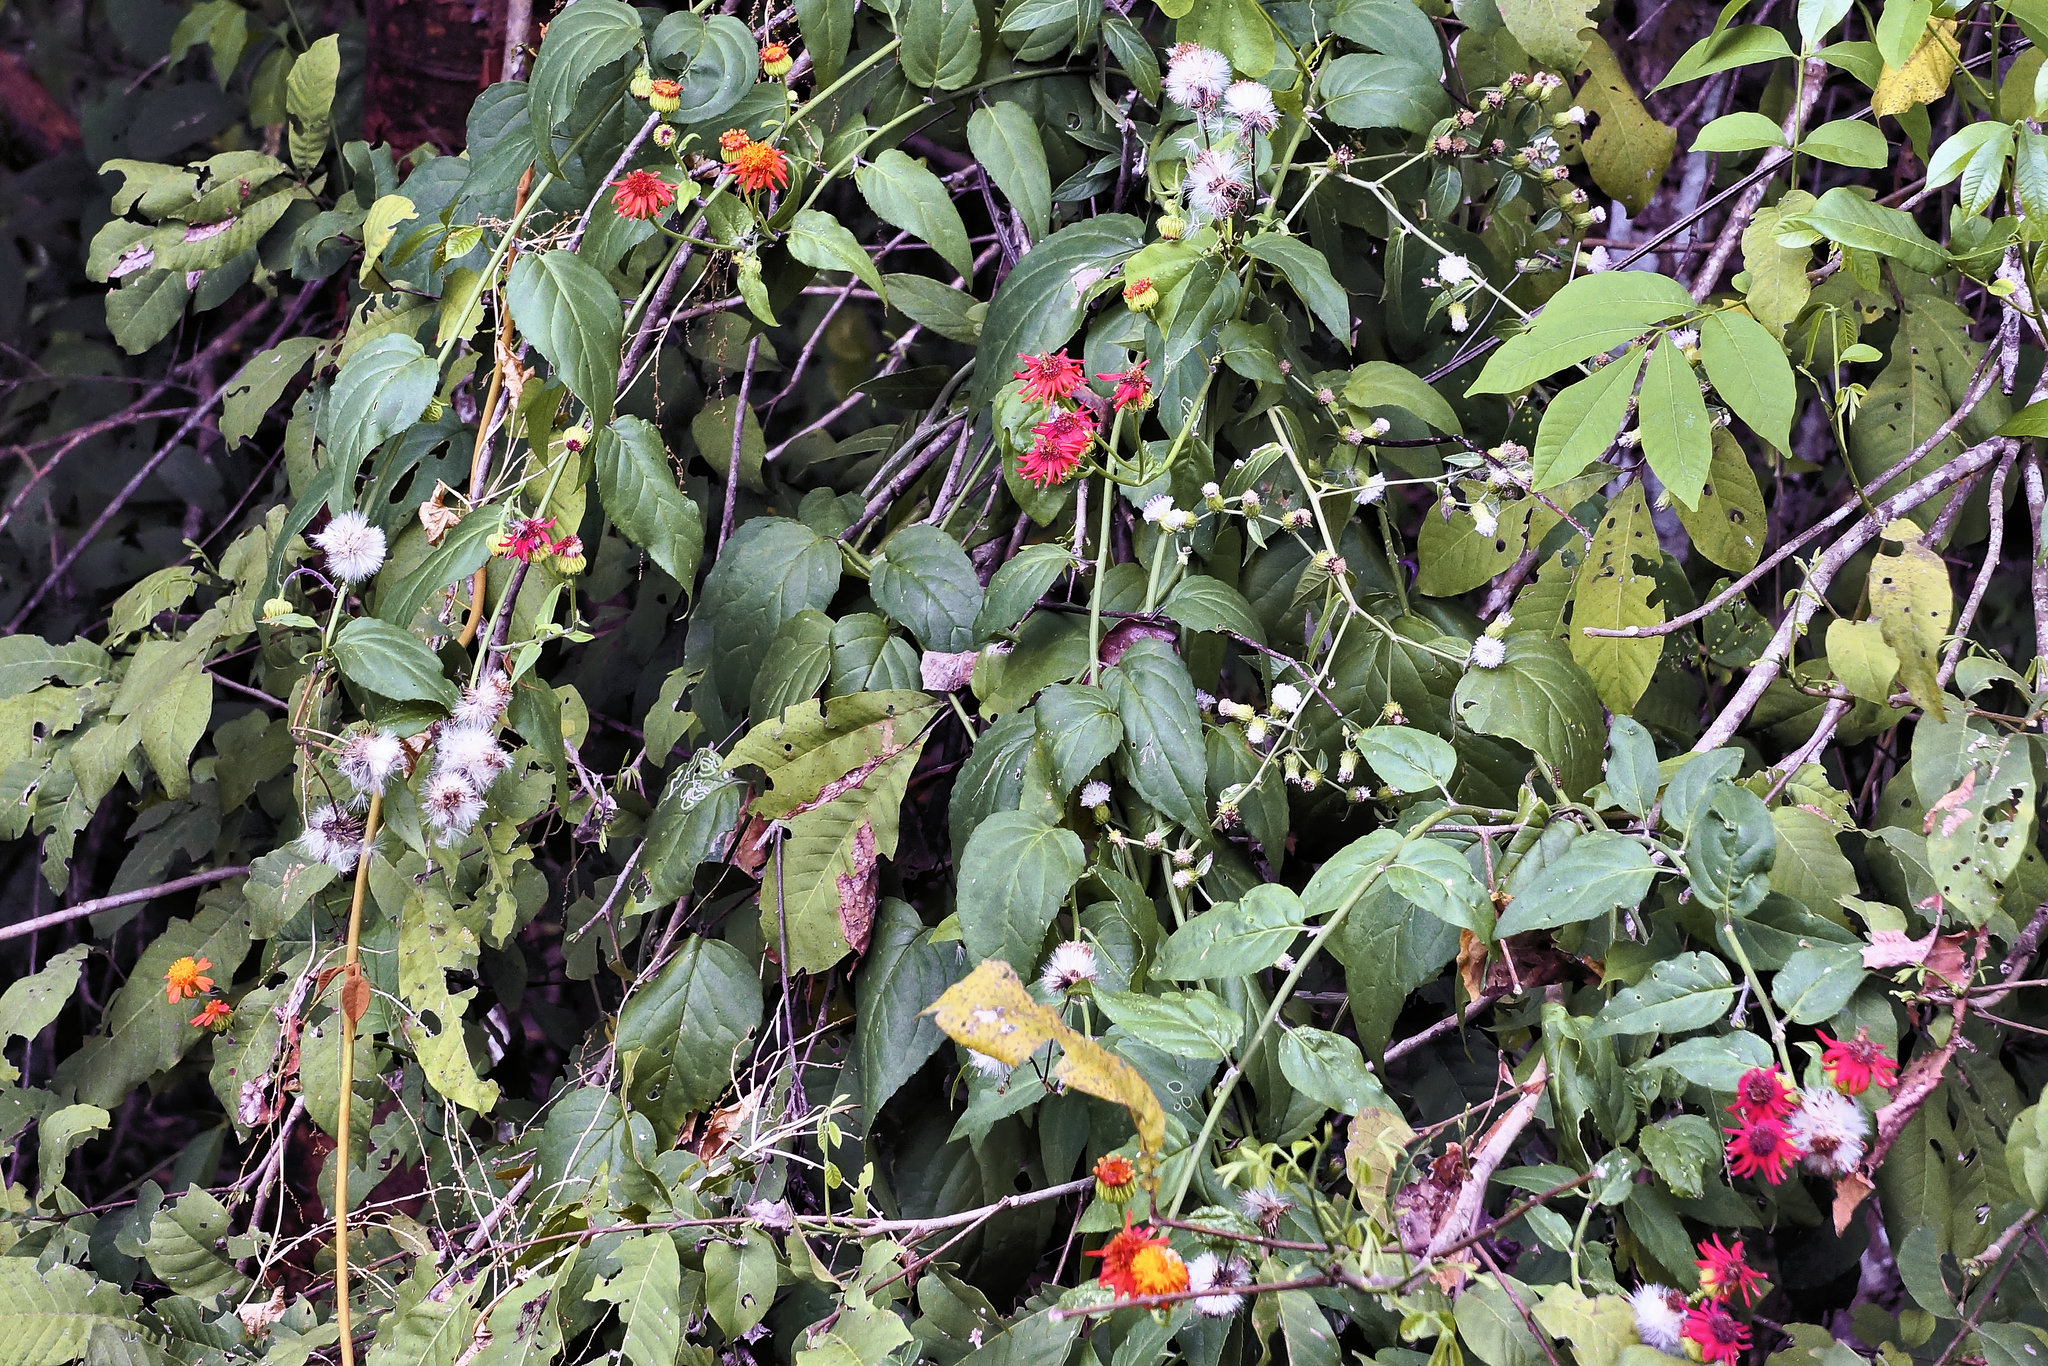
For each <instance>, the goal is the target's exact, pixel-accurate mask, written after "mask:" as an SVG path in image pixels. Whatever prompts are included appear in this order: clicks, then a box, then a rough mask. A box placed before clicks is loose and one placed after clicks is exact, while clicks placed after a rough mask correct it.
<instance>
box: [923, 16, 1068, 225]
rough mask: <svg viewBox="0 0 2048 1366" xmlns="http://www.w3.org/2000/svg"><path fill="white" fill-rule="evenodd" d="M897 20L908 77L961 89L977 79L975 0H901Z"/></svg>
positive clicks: (929, 84) (932, 85) (928, 86)
mask: <svg viewBox="0 0 2048 1366" xmlns="http://www.w3.org/2000/svg"><path fill="white" fill-rule="evenodd" d="M896 21H897V22H896V31H897V32H898V33H899V34H900V35H901V36H902V39H903V46H902V47H901V48H900V49H899V50H898V52H897V56H898V57H899V58H900V59H901V61H902V63H903V77H904V79H905V80H907V81H909V82H910V83H911V84H912V85H915V86H920V87H923V88H926V89H933V88H936V89H939V90H958V89H959V88H960V87H961V86H963V85H965V84H967V82H969V81H971V80H973V79H974V74H975V72H976V71H978V70H979V69H980V67H981V26H980V23H979V17H978V14H977V12H976V10H975V7H974V5H973V3H972V0H901V2H900V3H899V5H898V6H897V11H896ZM975 155H976V156H979V155H980V152H979V151H977V152H976V153H975ZM1048 190H1049V187H1048Z"/></svg>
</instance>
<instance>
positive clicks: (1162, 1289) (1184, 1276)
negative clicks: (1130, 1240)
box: [1131, 1243, 1188, 1295]
mask: <svg viewBox="0 0 2048 1366" xmlns="http://www.w3.org/2000/svg"><path fill="white" fill-rule="evenodd" d="M1131 1285H1132V1287H1133V1288H1134V1289H1135V1290H1136V1291H1137V1293H1138V1294H1140V1295H1172V1294H1175V1293H1177V1292H1179V1291H1182V1290H1185V1289H1187V1288H1188V1264H1187V1263H1186V1262H1184V1261H1182V1260H1181V1258H1180V1254H1179V1253H1178V1252H1175V1251H1174V1250H1173V1249H1172V1248H1170V1247H1163V1246H1161V1245H1160V1244H1158V1243H1148V1244H1147V1245H1145V1246H1144V1247H1142V1248H1140V1249H1139V1250H1138V1254H1137V1255H1136V1256H1135V1257H1133V1258H1131Z"/></svg>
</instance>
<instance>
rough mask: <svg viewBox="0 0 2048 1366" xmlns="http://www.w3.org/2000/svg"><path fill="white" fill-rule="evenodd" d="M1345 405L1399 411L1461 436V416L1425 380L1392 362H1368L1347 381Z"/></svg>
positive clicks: (1442, 430)
mask: <svg viewBox="0 0 2048 1366" xmlns="http://www.w3.org/2000/svg"><path fill="white" fill-rule="evenodd" d="M1344 401H1345V402H1346V403H1349V404H1351V405H1352V406H1353V407H1356V408H1400V409H1403V410H1405V411H1407V412H1410V413H1413V414H1415V416H1417V417H1419V418H1421V419H1422V420H1423V421H1424V422H1427V423H1428V424H1429V425H1430V426H1432V427H1434V428H1436V429H1437V430H1438V431H1440V432H1451V433H1453V434H1457V433H1462V432H1463V431H1464V430H1465V429H1464V428H1463V427H1462V426H1460V425H1459V423H1458V414H1457V411H1456V410H1455V409H1453V408H1452V407H1451V405H1450V403H1449V402H1448V401H1447V400H1446V399H1445V398H1444V396H1443V395H1442V394H1440V393H1438V392H1437V391H1436V390H1435V389H1434V388H1432V387H1431V386H1430V385H1429V383H1428V382H1427V381H1425V380H1424V379H1423V378H1422V376H1420V375H1418V374H1416V373H1415V372H1414V371H1412V370H1409V369H1406V368H1404V367H1402V366H1399V365H1396V364H1394V363H1393V362H1392V361H1384V360H1369V361H1367V362H1366V363H1365V364H1363V365H1360V366H1358V367H1356V368H1354V369H1353V370H1352V372H1351V378H1350V379H1347V380H1345V381H1344Z"/></svg>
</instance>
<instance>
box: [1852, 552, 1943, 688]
mask: <svg viewBox="0 0 2048 1366" xmlns="http://www.w3.org/2000/svg"><path fill="white" fill-rule="evenodd" d="M1887 530H1888V532H1890V531H1894V530H1896V531H1897V532H1898V534H1900V535H1901V536H1902V537H1903V539H1902V541H1901V544H1900V546H1899V551H1898V553H1897V554H1895V555H1894V554H1884V555H1879V556H1877V557H1876V558H1875V559H1873V560H1872V561H1871V562H1870V578H1869V583H1870V612H1871V616H1872V617H1873V618H1875V620H1876V621H1877V624H1878V627H1879V629H1880V630H1882V631H1883V633H1884V642H1885V644H1887V645H1889V646H1891V647H1892V649H1893V650H1894V651H1895V652H1896V653H1897V654H1898V656H1899V685H1900V686H1901V687H1903V688H1904V689H1905V690H1906V691H1907V692H1908V693H1909V694H1911V695H1912V698H1913V700H1914V701H1915V702H1917V703H1919V704H1920V705H1921V706H1922V707H1924V708H1926V709H1927V712H1928V714H1929V715H1930V716H1932V717H1933V718H1934V719H1935V720H1937V721H1939V720H1941V719H1942V718H1943V717H1944V716H1945V715H1946V714H1947V705H1946V703H1945V701H1944V700H1943V694H1942V689H1941V680H1940V663H1941V650H1942V644H1943V642H1944V640H1945V639H1946V638H1947V636H1948V628H1949V625H1950V623H1951V622H1952V621H1953V620H1954V616H1955V592H1954V590H1953V589H1952V588H1951V587H1950V586H1949V581H1948V565H1947V564H1946V563H1945V562H1944V561H1943V560H1942V558H1941V556H1940V555H1938V554H1936V553H1935V552H1934V551H1933V550H1932V549H1930V548H1929V547H1927V546H1926V545H1923V544H1922V543H1921V542H1920V540H1919V538H1918V536H1917V535H1916V534H1914V533H1916V532H1917V530H1918V528H1916V527H1914V525H1913V524H1912V523H1911V522H1905V523H1894V525H1893V527H1892V528H1888V529H1887Z"/></svg>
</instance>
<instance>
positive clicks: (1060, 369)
mask: <svg viewBox="0 0 2048 1366" xmlns="http://www.w3.org/2000/svg"><path fill="white" fill-rule="evenodd" d="M1017 359H1018V360H1021V361H1023V362H1024V368H1023V369H1021V370H1016V371H1012V372H1011V375H1010V378H1011V379H1021V380H1023V381H1024V397H1025V398H1027V399H1029V400H1030V401H1031V402H1033V403H1055V402H1059V401H1060V400H1063V399H1068V398H1072V397H1073V396H1074V391H1075V390H1076V389H1078V388H1080V387H1081V382H1082V381H1083V380H1085V379H1087V378H1088V372H1087V371H1086V370H1084V369H1083V368H1082V366H1081V362H1079V361H1077V360H1074V359H1073V358H1072V357H1070V356H1068V355H1067V353H1066V352H1065V351H1055V352H1053V353H1052V354H1051V355H1049V356H1019V357H1017Z"/></svg>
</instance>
